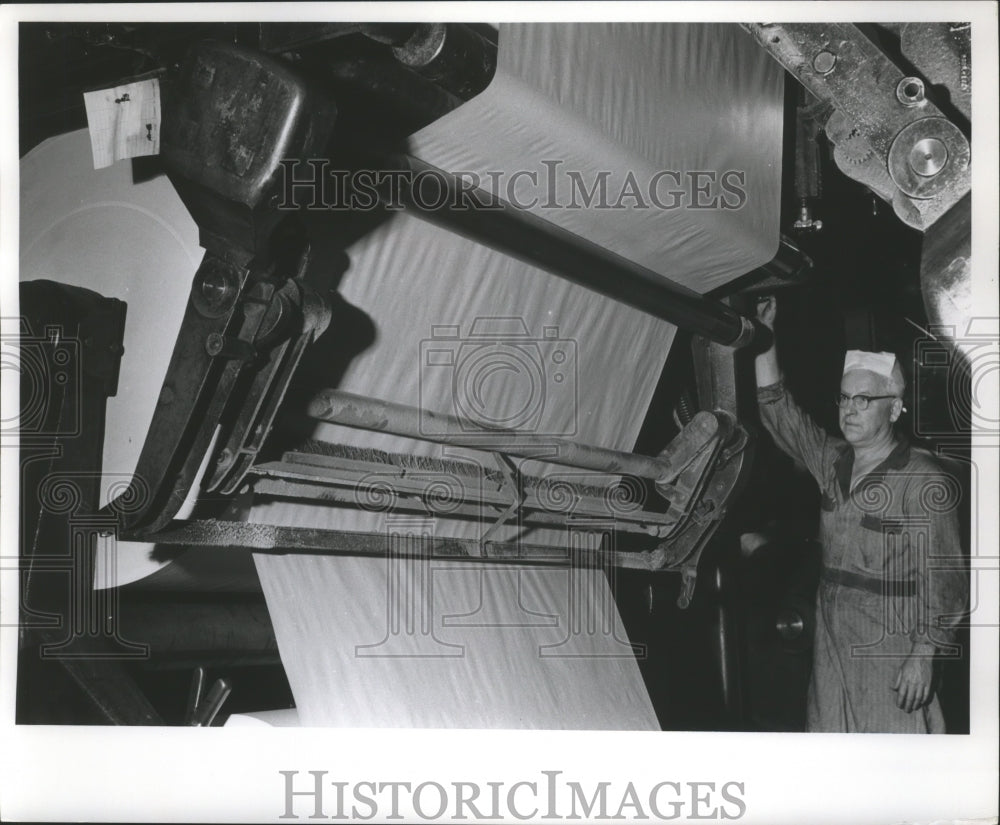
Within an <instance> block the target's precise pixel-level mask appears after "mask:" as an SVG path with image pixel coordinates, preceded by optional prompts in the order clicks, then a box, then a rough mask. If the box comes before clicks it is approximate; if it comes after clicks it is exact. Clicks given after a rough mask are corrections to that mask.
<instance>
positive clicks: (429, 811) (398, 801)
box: [278, 770, 747, 822]
mask: <svg viewBox="0 0 1000 825" xmlns="http://www.w3.org/2000/svg"><path fill="white" fill-rule="evenodd" d="M278 773H279V774H280V776H281V780H280V781H281V782H282V791H283V796H282V799H283V810H282V813H281V814H280V815H279V817H278V818H279V819H329V820H333V821H338V820H347V819H350V820H362V821H370V820H375V821H378V822H390V821H395V820H402V819H406V820H409V821H413V820H414V819H419V820H423V821H427V822H437V821H444V822H449V821H455V822H470V821H472V822H492V821H509V820H515V821H525V820H531V821H535V822H537V821H551V822H559V821H567V822H603V821H606V820H610V821H623V820H626V819H627V820H629V821H654V822H655V821H663V822H668V821H673V820H683V821H688V820H696V819H697V820H715V821H728V820H734V819H740V818H741V817H743V816H744V815H745V814H746V813H747V802H746V783H744V782H740V781H735V780H728V781H717V780H712V781H702V782H695V781H662V782H657V783H655V784H653V785H651V786H649V787H645V786H643V785H641V784H636V783H634V782H626V783H621V782H611V781H599V782H580V781H576V780H573V779H570V778H569V777H568V776H565V775H564V773H563V771H558V770H552V771H540V772H539V774H538V775H531V776H528V777H526V778H524V779H521V780H519V781H515V782H477V781H451V782H447V781H446V782H441V781H434V780H428V781H425V782H402V781H395V782H384V781H377V780H362V781H344V780H338V779H331V778H330V775H329V773H328V772H327V771H297V770H287V771H279V772H278Z"/></svg>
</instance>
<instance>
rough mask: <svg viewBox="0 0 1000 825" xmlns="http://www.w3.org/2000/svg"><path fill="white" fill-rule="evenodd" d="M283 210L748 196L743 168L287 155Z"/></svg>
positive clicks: (679, 202) (726, 206) (637, 202)
mask: <svg viewBox="0 0 1000 825" xmlns="http://www.w3.org/2000/svg"><path fill="white" fill-rule="evenodd" d="M281 164H282V190H281V191H282V194H281V198H280V201H278V202H276V204H275V205H276V206H277V208H278V209H300V208H306V209H325V210H334V211H336V210H343V211H347V210H350V211H362V212H363V211H367V210H372V209H376V208H382V209H389V210H400V209H403V208H406V207H409V208H416V209H418V210H423V211H430V212H433V211H437V210H442V209H450V210H469V209H481V210H491V209H493V210H496V209H503V208H506V207H507V206H513V207H514V208H516V209H528V210H534V209H539V210H555V209H598V210H625V209H658V210H664V211H674V210H679V209H685V210H698V211H704V210H717V209H721V210H725V211H732V210H739V209H742V208H743V207H744V206H746V204H747V203H748V201H749V195H748V190H749V188H750V187H749V186H748V182H747V174H746V172H745V171H744V170H742V169H725V170H713V169H685V170H679V169H660V170H656V171H654V172H651V173H640V172H635V171H632V170H627V171H625V172H624V173H622V172H614V171H611V170H607V169H602V170H596V171H584V170H579V169H572V168H567V164H566V162H565V161H563V160H554V159H547V160H542V161H540V162H539V167H538V168H535V169H518V170H515V171H513V172H510V171H501V170H488V171H486V172H483V173H480V172H474V171H458V172H445V171H443V170H440V169H436V168H433V167H430V168H420V169H409V168H407V169H336V168H331V164H330V161H329V159H327V158H313V159H309V160H283V161H281Z"/></svg>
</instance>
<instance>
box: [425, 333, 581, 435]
mask: <svg viewBox="0 0 1000 825" xmlns="http://www.w3.org/2000/svg"><path fill="white" fill-rule="evenodd" d="M578 400H579V396H578V387H577V346H576V341H574V340H573V339H571V338H563V337H560V335H559V328H558V327H556V326H546V327H543V328H542V331H541V335H540V336H532V334H531V332H530V331H529V329H528V325H527V324H526V323H525V321H524V319H523V318H518V317H479V318H476V319H475V320H474V321H473V322H472V326H471V328H470V329H469V332H468V334H467V335H464V336H463V335H462V331H461V328H460V326H459V325H435V326H433V327H432V328H431V337H430V338H427V339H424V340H423V341H421V342H420V408H421V417H420V432H421V434H422V435H424V436H428V437H435V438H436V437H441V436H458V437H461V436H471V437H476V436H488V435H490V434H491V433H495V432H496V431H497V430H514V431H518V432H521V433H530V434H532V435H536V436H552V437H569V436H574V435H576V433H577V410H578ZM441 409H444V410H445V411H446V412H447V415H446V416H442V415H439V414H435V413H434V412H433V411H434V410H441Z"/></svg>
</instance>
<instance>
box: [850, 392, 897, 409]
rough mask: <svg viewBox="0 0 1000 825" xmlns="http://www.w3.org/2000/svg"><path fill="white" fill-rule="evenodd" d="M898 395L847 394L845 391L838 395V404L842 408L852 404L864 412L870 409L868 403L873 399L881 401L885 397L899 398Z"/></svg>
mask: <svg viewBox="0 0 1000 825" xmlns="http://www.w3.org/2000/svg"><path fill="white" fill-rule="evenodd" d="M898 397H899V396H897V395H845V394H844V393H839V394H838V395H837V406H838V407H840V409H842V410H846V409H847V408H848V407H849V406H851V405H852V404H853V405H854V408H855V409H856V410H858V411H859V412H864V411H865V410H867V409H868V405H869V404H871V403H872V401H880V400H882V399H883V398H898Z"/></svg>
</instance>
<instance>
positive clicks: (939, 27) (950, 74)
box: [899, 23, 972, 120]
mask: <svg viewBox="0 0 1000 825" xmlns="http://www.w3.org/2000/svg"><path fill="white" fill-rule="evenodd" d="M899 46H900V50H901V51H902V52H903V54H904V55H906V57H907V59H909V61H910V62H911V63H912V64H913V65H914V66H916V67H917V68H918V69H919V70H920V72H921V73H922V74H923V75H924V77H926V78H927V79H928V80H929V81H930V82H931V83H932V84H935V85H941V86H944V87H945V88H946V89H947V91H948V100H949V102H950V103H951V105H952V106H954V107H955V108H956V109H957V110H958V111H959V112H961V113H962V114H963V115H965V118H966V120H971V119H972V25H971V24H970V23H904V24H903V27H902V29H901V30H900V33H899Z"/></svg>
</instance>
